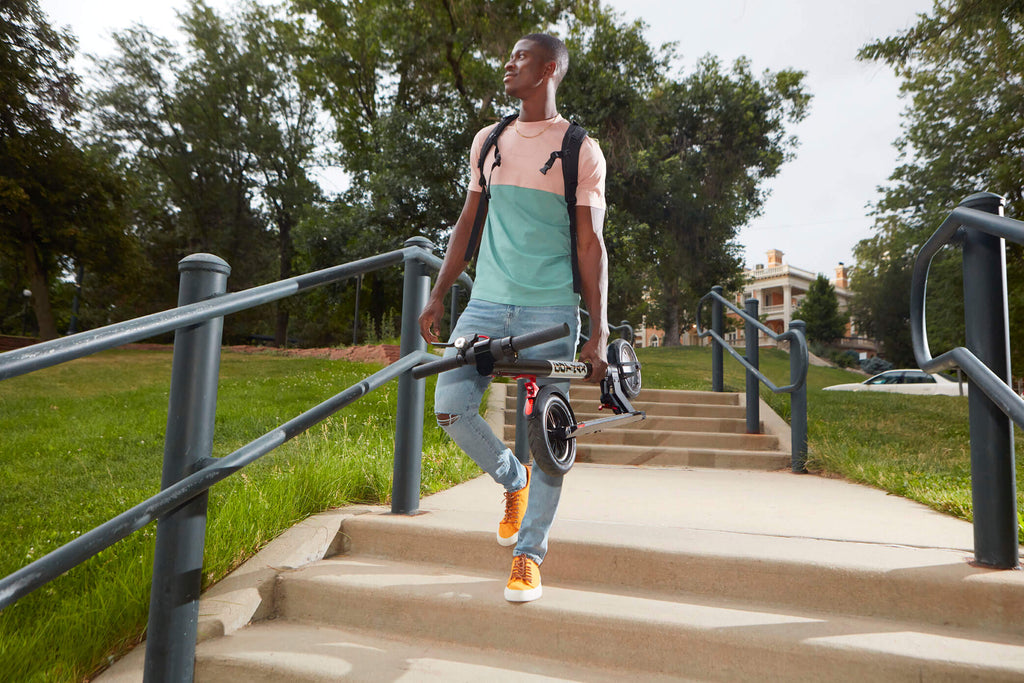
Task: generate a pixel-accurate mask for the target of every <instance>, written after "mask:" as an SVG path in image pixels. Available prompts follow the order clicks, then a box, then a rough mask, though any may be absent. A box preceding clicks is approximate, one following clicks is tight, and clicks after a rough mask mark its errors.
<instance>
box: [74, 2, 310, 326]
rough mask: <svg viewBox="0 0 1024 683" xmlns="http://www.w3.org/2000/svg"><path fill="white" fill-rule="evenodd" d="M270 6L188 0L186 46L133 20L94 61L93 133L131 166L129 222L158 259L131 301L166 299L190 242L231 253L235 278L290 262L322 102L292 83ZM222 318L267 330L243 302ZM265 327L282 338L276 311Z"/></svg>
mask: <svg viewBox="0 0 1024 683" xmlns="http://www.w3.org/2000/svg"><path fill="white" fill-rule="evenodd" d="M276 12H278V11H277V10H273V9H268V8H266V7H263V6H261V5H258V4H256V3H247V4H243V5H242V6H241V10H240V12H239V13H238V14H236V15H234V16H231V17H227V18H225V17H222V16H219V15H218V14H217V13H216V12H214V11H213V10H212V9H211V8H210V7H209V6H207V5H206V4H205V3H204V2H203V1H202V0H194V1H193V2H191V3H190V5H189V6H188V9H187V10H186V11H185V12H184V13H183V14H181V15H180V16H179V18H180V21H181V28H182V31H183V33H184V34H185V36H186V39H187V40H186V44H185V45H176V44H174V43H172V42H170V41H169V40H168V39H166V38H164V37H161V36H158V35H156V34H154V33H152V32H151V31H150V30H148V29H146V28H145V27H140V26H137V27H134V28H131V29H129V30H127V31H124V32H121V33H118V34H116V35H115V36H114V38H115V42H116V44H117V53H116V54H115V56H113V57H112V58H109V59H103V60H99V62H98V66H99V69H100V71H101V73H102V74H103V79H104V83H103V85H102V86H101V87H100V88H98V89H97V91H96V92H95V93H94V94H93V98H92V99H93V102H94V103H95V105H96V108H97V119H98V122H99V131H98V133H99V134H101V135H102V136H104V138H105V139H106V140H108V141H111V142H113V143H115V144H116V145H117V147H118V151H119V154H120V157H121V159H122V163H123V165H124V168H125V170H126V171H127V172H129V173H131V174H132V175H133V176H135V177H136V178H138V179H139V183H138V184H137V186H136V187H137V189H138V192H137V194H136V195H135V209H136V211H135V221H136V229H137V231H138V233H139V235H140V237H141V238H142V241H143V244H144V246H145V249H146V252H147V254H148V263H149V265H150V266H151V267H152V269H153V270H152V272H151V273H150V275H151V276H150V277H148V278H147V279H146V281H147V282H148V283H150V287H149V288H148V291H147V292H146V293H145V294H144V295H142V296H140V297H138V301H137V305H138V306H139V307H140V308H146V309H149V310H153V309H158V308H164V307H167V306H169V305H173V301H174V291H175V290H174V285H175V283H174V279H173V277H168V274H169V273H174V272H175V271H174V265H173V264H174V263H176V262H177V260H179V259H180V258H182V257H183V256H185V255H186V254H188V253H193V252H196V251H206V252H211V253H214V254H218V255H220V256H222V257H224V258H226V259H227V260H228V261H229V263H230V264H231V266H232V275H231V279H230V285H231V287H232V288H236V289H241V288H246V287H251V286H253V285H256V284H261V283H263V282H267V281H270V280H274V279H277V278H278V277H289V276H291V275H292V262H293V260H294V246H293V236H292V231H293V230H294V229H295V227H296V225H297V224H298V222H299V220H300V219H301V217H302V215H303V212H304V211H305V210H306V207H308V206H309V205H310V203H311V202H313V201H314V200H315V199H316V197H317V196H318V191H319V189H318V187H317V185H316V184H315V182H314V181H313V180H311V178H310V175H309V168H310V167H311V166H312V164H313V163H314V161H315V159H316V151H317V146H318V143H319V139H318V135H317V131H318V122H317V115H318V113H319V109H318V107H317V106H316V104H315V101H314V100H313V99H312V98H311V97H309V96H308V94H307V93H306V92H305V91H304V90H303V89H302V88H300V87H299V73H298V72H299V69H300V61H301V58H302V50H301V49H300V48H301V46H300V43H299V40H300V33H299V32H298V31H297V30H296V29H295V27H293V26H292V25H291V24H290V23H289V22H287V21H284V20H283V19H282V18H281V17H278V16H276V15H275V13H276ZM275 255H276V258H275ZM226 329H227V330H228V333H229V334H230V333H232V331H234V332H236V333H238V334H241V333H243V332H266V331H270V330H269V325H268V324H267V323H266V322H261V319H257V318H253V317H252V315H251V314H250V315H241V316H239V317H238V318H235V319H234V320H231V321H229V325H228V327H227V328H226ZM273 330H274V332H275V336H276V338H277V341H278V342H279V343H283V342H284V341H285V336H286V330H287V314H286V313H285V312H284V310H282V311H281V312H280V315H279V316H278V318H277V322H276V324H275V325H274V327H273Z"/></svg>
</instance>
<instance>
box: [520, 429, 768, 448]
mask: <svg viewBox="0 0 1024 683" xmlns="http://www.w3.org/2000/svg"><path fill="white" fill-rule="evenodd" d="M642 424H643V422H634V423H631V424H630V425H628V426H627V427H609V428H608V429H607V430H605V431H601V432H594V433H593V434H585V435H584V436H581V437H580V438H579V439H577V440H576V444H577V447H579V446H582V445H584V444H587V445H590V444H603V445H609V446H615V445H630V446H644V447H649V448H656V447H667V448H690V449H693V448H701V449H708V448H714V449H723V450H747V451H778V450H779V439H778V437H776V436H772V435H771V434H734V433H733V434H721V433H715V432H679V431H671V430H659V429H640V428H637V429H634V428H633V427H635V426H637V425H642ZM504 438H505V440H506V441H508V440H514V439H515V425H509V424H506V425H505V437H504Z"/></svg>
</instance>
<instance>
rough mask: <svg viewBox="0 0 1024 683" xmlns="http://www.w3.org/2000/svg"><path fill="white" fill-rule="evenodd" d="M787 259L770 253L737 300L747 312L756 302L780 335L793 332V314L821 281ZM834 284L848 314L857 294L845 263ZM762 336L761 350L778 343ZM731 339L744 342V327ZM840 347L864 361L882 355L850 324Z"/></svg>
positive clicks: (750, 270) (751, 273)
mask: <svg viewBox="0 0 1024 683" xmlns="http://www.w3.org/2000/svg"><path fill="white" fill-rule="evenodd" d="M783 256H784V254H783V253H782V252H781V251H779V250H778V249H770V250H768V253H767V257H768V261H767V263H765V264H762V263H758V264H757V265H755V266H754V267H753V268H748V269H747V270H745V271H744V275H745V276H746V280H747V284H746V285H745V286H744V288H743V292H742V293H741V294H739V295H737V297H736V305H737V307H738V308H743V306H744V302H745V301H746V300H747V299H756V300H757V302H758V315H759V316H760V318H761V320H762V322H763V323H764V324H765V326H767V327H770V328H771V329H772V330H773V331H774V332H775V333H776V334H780V333H782V332H785V331H786V330H787V329H789V323H790V322H791V321H792V320H793V312H794V311H795V310H796V309H797V307H798V306H799V305H800V302H801V301H803V299H804V297H805V296H807V290H808V289H809V288H810V286H811V283H812V282H814V281H815V280H816V279H817V277H818V276H817V274H816V273H812V272H811V271H809V270H804V269H802V268H797V267H795V266H791V265H789V264H788V263H784V262H783V260H782V258H783ZM830 281H831V282H832V285H833V286H834V287H835V290H836V299H837V300H838V301H839V310H841V311H845V310H847V309H848V308H849V305H850V300H851V299H852V298H853V294H852V293H851V292H850V290H849V286H850V278H849V272H848V271H847V268H846V266H845V265H843V264H842V263H840V264H839V265H838V266H836V269H835V277H834V278H832V279H831V280H830ZM759 336H760V341H759V344H760V345H761V346H774V345H775V342H774V341H773V340H771V338H769V337H768V336H767V335H765V334H764V333H763V332H762V333H760V335H759ZM729 339H730V340H731V341H734V342H736V343H740V342H743V340H744V334H743V326H742V325H740V326H739V329H738V330H736V331H734V332H731V333H729ZM839 345H840V346H843V347H846V348H849V349H852V350H854V351H856V352H857V353H858V354H859V355H860V356H861V357H862V358H863V357H866V356H873V355H875V353H876V352H877V351H878V344H877V343H876V342H874V341H873V340H870V339H866V338H864V337H859V336H858V335H857V331H856V329H855V327H854V325H853V324H852V323H848V324H847V328H846V336H845V337H843V339H841V340H839Z"/></svg>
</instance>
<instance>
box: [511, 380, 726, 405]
mask: <svg viewBox="0 0 1024 683" xmlns="http://www.w3.org/2000/svg"><path fill="white" fill-rule="evenodd" d="M569 393H570V394H571V396H572V398H573V399H577V398H579V399H582V400H591V399H593V400H600V398H601V389H600V387H598V386H597V385H594V384H589V383H585V382H573V383H572V385H571V387H570V389H569ZM515 394H516V385H515V384H514V383H511V384H509V385H508V395H509V396H512V397H514V396H515ZM739 397H740V395H739V394H738V393H736V392H728V391H680V390H677V389H642V390H641V391H640V395H639V396H637V398H638V399H641V400H646V401H651V402H658V403H696V404H701V405H739V404H740V402H739Z"/></svg>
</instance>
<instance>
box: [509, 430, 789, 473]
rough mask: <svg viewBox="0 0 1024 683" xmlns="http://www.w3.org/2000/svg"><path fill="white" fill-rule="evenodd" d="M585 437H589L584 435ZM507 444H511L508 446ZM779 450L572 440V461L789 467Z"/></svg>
mask: <svg viewBox="0 0 1024 683" xmlns="http://www.w3.org/2000/svg"><path fill="white" fill-rule="evenodd" d="M587 438H589V437H587ZM510 448H511V446H510ZM790 460H791V458H790V455H789V454H788V453H783V452H781V451H746V450H725V449H721V448H700V447H692V448H690V447H672V446H622V445H609V444H596V443H590V442H589V441H588V442H586V443H584V441H583V439H579V440H577V442H576V461H577V462H589V463H595V464H601V465H634V466H639V465H646V466H650V467H714V468H719V469H730V470H737V469H738V470H765V471H772V470H781V469H786V468H788V467H790Z"/></svg>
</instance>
